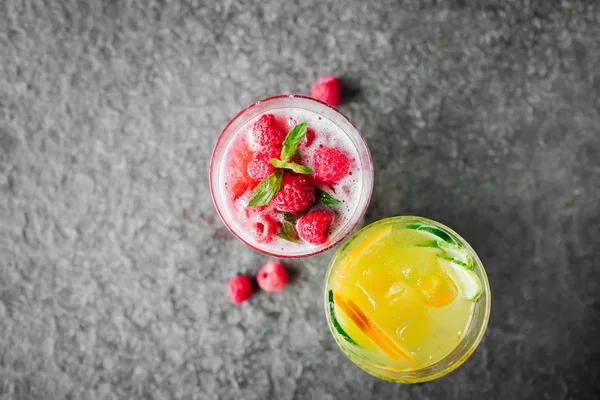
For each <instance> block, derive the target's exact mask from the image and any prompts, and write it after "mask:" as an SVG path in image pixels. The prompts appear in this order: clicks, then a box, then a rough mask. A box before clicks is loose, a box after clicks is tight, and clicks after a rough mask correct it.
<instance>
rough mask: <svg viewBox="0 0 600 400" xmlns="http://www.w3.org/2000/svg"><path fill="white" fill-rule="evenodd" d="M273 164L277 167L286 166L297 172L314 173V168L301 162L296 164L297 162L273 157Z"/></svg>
mask: <svg viewBox="0 0 600 400" xmlns="http://www.w3.org/2000/svg"><path fill="white" fill-rule="evenodd" d="M271 164H273V166H274V167H275V168H285V169H290V170H292V171H294V172H295V173H297V174H312V173H313V170H312V169H310V168H308V167H305V166H304V165H301V164H296V163H293V162H292V163H291V162H283V161H281V160H278V159H276V158H273V159H271Z"/></svg>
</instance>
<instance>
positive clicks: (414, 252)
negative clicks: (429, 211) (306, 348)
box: [325, 216, 491, 383]
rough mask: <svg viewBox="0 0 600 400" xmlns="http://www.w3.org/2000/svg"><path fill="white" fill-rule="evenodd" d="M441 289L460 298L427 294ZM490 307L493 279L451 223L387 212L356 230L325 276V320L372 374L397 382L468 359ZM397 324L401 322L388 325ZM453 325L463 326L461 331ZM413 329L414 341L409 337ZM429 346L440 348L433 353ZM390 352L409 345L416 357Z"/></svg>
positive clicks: (430, 375) (426, 376)
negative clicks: (437, 300) (436, 300)
mask: <svg viewBox="0 0 600 400" xmlns="http://www.w3.org/2000/svg"><path fill="white" fill-rule="evenodd" d="M432 263H433V264H432ZM430 264H431V265H430ZM432 265H433V266H432ZM448 266H450V270H448V269H444V268H448ZM438 267H439V268H440V271H442V272H440V271H438V270H437V269H435V268H438ZM463 269H464V270H463ZM444 271H445V272H444ZM446 272H449V274H446ZM456 273H458V275H456ZM457 277H459V278H460V279H456V278H457ZM446 278H450V281H447V280H446ZM463 278H464V281H463ZM431 282H433V283H434V284H433V285H432V284H430V283H431ZM425 286H427V287H425ZM357 287H358V289H357ZM432 288H433V289H432ZM440 288H441V289H440ZM444 288H450V289H444ZM453 288H454V289H456V291H455V292H452V291H453V290H454V289H453ZM425 289H426V290H425ZM403 290H405V291H403ZM435 290H442V291H446V292H448V293H450V294H449V295H448V296H449V297H448V299H449V298H451V295H452V294H453V295H455V296H456V297H455V298H454V300H452V301H451V302H450V303H448V299H446V298H442V300H443V302H442V303H440V302H437V303H435V302H434V303H431V301H432V300H431V299H432V298H435V295H436V294H435V293H434V294H433V296H434V297H427V296H431V295H432V293H433V292H435ZM432 291H433V292H432ZM340 293H341V294H340ZM344 293H345V294H344ZM363 293H364V295H365V296H366V297H364V298H363ZM398 293H400V294H398ZM423 293H424V294H425V296H423ZM343 296H346V297H345V298H344V297H343ZM390 296H391V297H390ZM394 296H403V297H398V299H396V297H394ZM334 297H335V300H334ZM467 298H468V300H467ZM367 300H368V301H367ZM396 300H399V301H396ZM434 300H435V299H434ZM338 301H339V302H341V305H340V304H337V303H338ZM361 301H362V303H361ZM423 301H425V302H426V303H427V302H429V304H433V307H428V306H425V305H422V304H425V303H422V302H423ZM457 301H460V302H463V303H455V302H457ZM361 307H362V309H361ZM411 307H412V308H411ZM490 307H491V297H490V287H489V283H488V279H487V276H486V273H485V270H484V268H483V265H482V263H481V260H480V259H479V258H478V257H477V254H476V253H475V251H474V250H473V249H472V248H471V246H470V245H469V244H468V243H467V242H466V241H465V240H464V239H463V238H462V237H460V236H459V235H458V234H457V233H456V232H454V231H453V230H452V229H450V228H448V227H446V226H444V225H442V224H441V223H438V222H435V221H432V220H429V219H426V218H421V217H412V216H399V217H393V218H387V219H383V220H380V221H377V222H375V223H373V224H371V225H368V226H366V227H364V228H363V229H361V230H360V231H358V232H356V233H355V234H354V235H352V236H351V237H350V238H349V239H348V240H347V241H346V242H345V243H344V244H343V245H342V246H341V247H340V248H339V250H338V251H337V253H336V254H335V256H334V257H333V259H332V260H331V262H330V264H329V268H328V271H327V274H326V278H325V311H326V316H327V322H328V325H329V328H330V330H331V333H332V334H333V337H334V339H335V341H336V342H337V344H338V345H339V347H340V348H341V350H342V351H343V352H344V353H345V354H346V356H348V358H350V360H352V361H353V362H354V363H355V364H356V365H358V366H359V367H360V368H362V369H363V370H365V371H367V372H368V373H370V374H372V375H374V376H377V377H379V378H382V379H386V380H389V381H394V382H399V383H418V382H424V381H429V380H432V379H436V378H439V377H441V376H443V375H445V374H447V373H449V372H451V371H452V370H454V369H456V368H457V367H458V366H460V365H461V364H462V363H463V362H465V361H466V360H467V358H469V356H470V355H471V354H472V353H473V352H474V351H475V349H476V347H477V345H478V344H479V342H480V341H481V339H482V337H483V335H484V332H485V330H486V327H487V323H488V319H489V316H490ZM409 308H410V310H409ZM413 308H414V310H413ZM346 314H347V315H346ZM404 315H407V316H408V317H404ZM415 316H417V317H419V318H420V319H419V320H418V321H419V322H418V324H420V325H419V326H418V327H416V328H415V327H412V325H411V324H417V322H415V321H417V319H415V318H416V317H415ZM423 316H424V317H423ZM396 321H398V322H396ZM355 322H356V323H355ZM394 324H398V328H397V329H396V330H394V329H393V328H392V329H390V328H389V326H390V325H392V326H394ZM455 324H456V326H461V324H463V325H464V328H461V329H459V330H458V332H457V329H456V327H455V326H454V325H455ZM451 325H452V326H454V328H451V327H450V326H451ZM415 326H416V325H415ZM386 327H387V328H386ZM410 329H412V332H413V333H414V334H413V336H412V337H411V338H409V339H410V341H412V344H411V345H410V346H412V347H410V346H409V345H407V344H406V341H405V340H407V339H406V338H407V336H404V333H406V332H408V331H409V330H410ZM452 329H454V330H452ZM419 330H420V331H419ZM415 332H416V333H415ZM419 335H422V338H420V336H419ZM353 336H354V337H353ZM419 340H421V341H422V342H419ZM378 346H379V347H378ZM427 346H429V347H431V348H432V349H433V348H436V350H435V351H433V352H431V353H430V355H429V358H427V353H428V349H426V347H427ZM436 346H439V347H436ZM382 349H383V350H384V351H382ZM390 349H392V350H390ZM394 349H397V350H394ZM413 350H414V351H413ZM390 352H391V353H392V355H396V354H404V353H403V352H405V353H406V354H408V356H409V357H411V358H413V363H412V364H411V363H410V362H409V361H407V359H404V358H402V357H398V358H397V359H396V358H394V357H388V355H387V354H389V353H390ZM420 353H421V354H420ZM431 354H433V355H431ZM417 359H418V361H415V360H417Z"/></svg>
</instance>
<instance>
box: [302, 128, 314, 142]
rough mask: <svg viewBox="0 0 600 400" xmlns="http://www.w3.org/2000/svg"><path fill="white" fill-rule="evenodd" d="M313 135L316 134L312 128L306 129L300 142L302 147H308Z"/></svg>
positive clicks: (312, 140)
mask: <svg viewBox="0 0 600 400" xmlns="http://www.w3.org/2000/svg"><path fill="white" fill-rule="evenodd" d="M315 136H316V135H315V131H314V130H313V128H308V129H306V136H304V139H302V141H301V142H300V144H301V145H303V146H304V147H310V145H311V144H312V142H314V141H315Z"/></svg>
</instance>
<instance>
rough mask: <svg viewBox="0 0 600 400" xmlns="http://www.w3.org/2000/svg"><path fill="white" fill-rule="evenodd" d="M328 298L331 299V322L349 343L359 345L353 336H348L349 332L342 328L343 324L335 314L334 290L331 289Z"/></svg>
mask: <svg viewBox="0 0 600 400" xmlns="http://www.w3.org/2000/svg"><path fill="white" fill-rule="evenodd" d="M328 299H329V316H330V317H331V323H332V325H333V327H334V328H335V330H336V331H337V332H338V333H339V334H340V336H341V337H343V338H344V339H346V341H347V342H348V343H350V344H354V345H357V346H358V344H357V343H356V342H355V341H354V340H352V338H351V337H350V336H348V334H347V333H346V331H345V330H344V328H342V326H341V325H340V323H339V322H338V320H337V318H336V316H335V301H334V299H333V290H330V291H329V293H328Z"/></svg>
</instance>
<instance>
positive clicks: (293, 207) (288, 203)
mask: <svg viewBox="0 0 600 400" xmlns="http://www.w3.org/2000/svg"><path fill="white" fill-rule="evenodd" d="M313 201H315V189H314V188H313V187H312V185H311V184H310V183H309V182H308V181H307V180H306V178H305V177H304V176H302V175H296V174H290V173H286V174H285V175H284V176H283V182H282V183H281V189H279V192H277V194H276V195H275V196H274V197H273V202H274V203H275V208H277V209H278V210H279V211H284V212H290V213H297V212H300V211H303V210H306V209H307V208H308V207H310V205H311V204H312V203H313Z"/></svg>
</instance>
